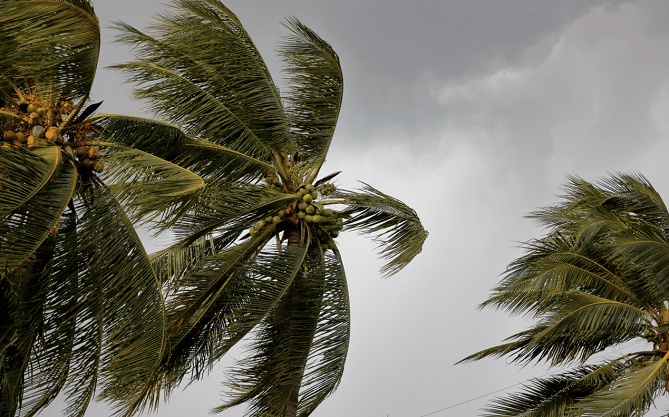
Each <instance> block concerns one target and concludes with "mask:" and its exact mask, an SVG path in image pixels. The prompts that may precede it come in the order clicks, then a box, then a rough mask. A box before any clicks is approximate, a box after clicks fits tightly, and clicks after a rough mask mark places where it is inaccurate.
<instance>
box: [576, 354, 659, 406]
mask: <svg viewBox="0 0 669 417" xmlns="http://www.w3.org/2000/svg"><path fill="white" fill-rule="evenodd" d="M666 371H667V357H666V356H665V357H663V358H661V359H657V360H654V361H651V362H649V363H644V364H637V365H636V366H634V367H632V368H629V369H628V370H627V371H626V372H625V373H624V374H623V375H620V376H619V377H618V378H616V379H615V380H614V381H613V382H611V383H610V384H609V385H607V386H604V387H602V388H600V389H598V390H597V391H595V392H593V393H592V394H591V395H589V396H587V397H585V398H583V399H580V400H579V401H578V402H576V403H575V404H574V405H573V406H572V407H571V410H570V411H571V412H572V413H573V414H574V415H577V416H582V417H595V416H597V417H631V416H641V415H643V414H644V413H645V412H646V411H647V410H648V409H649V408H650V407H651V405H652V404H653V401H654V399H655V398H656V397H657V396H659V395H660V393H661V390H660V389H661V388H662V387H664V385H665V383H666V380H665V378H666Z"/></svg>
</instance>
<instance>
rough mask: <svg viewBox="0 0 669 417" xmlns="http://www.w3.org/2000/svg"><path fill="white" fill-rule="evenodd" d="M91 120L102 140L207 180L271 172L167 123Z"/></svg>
mask: <svg viewBox="0 0 669 417" xmlns="http://www.w3.org/2000/svg"><path fill="white" fill-rule="evenodd" d="M90 120H91V121H92V122H94V123H99V124H100V125H101V126H102V127H103V130H102V136H103V137H104V140H106V141H111V142H116V143H122V144H124V145H127V146H129V147H131V148H134V149H138V150H142V151H144V152H147V153H150V154H152V155H154V156H156V157H159V158H161V159H164V160H166V161H169V162H172V163H175V164H177V165H179V166H181V167H183V168H186V169H188V170H189V171H191V172H193V173H195V174H198V175H200V176H201V177H206V178H208V179H213V180H217V179H226V180H228V181H244V180H251V179H254V180H255V179H257V178H258V177H260V176H263V175H266V173H267V172H268V171H271V170H273V168H272V166H271V165H269V164H268V163H267V162H264V161H260V160H258V159H255V158H253V157H250V156H248V155H245V154H243V153H241V152H238V151H235V150H233V149H230V148H226V147H225V146H222V145H219V144H216V143H215V142H213V141H209V140H206V141H205V140H200V139H194V138H191V137H189V136H187V135H186V134H184V133H183V132H182V131H181V130H180V129H179V128H177V127H176V126H174V125H171V124H169V123H165V122H160V121H155V120H148V119H141V118H137V117H129V116H118V115H109V114H102V115H99V116H95V117H92V118H91V119H90Z"/></svg>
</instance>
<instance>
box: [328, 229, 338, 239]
mask: <svg viewBox="0 0 669 417" xmlns="http://www.w3.org/2000/svg"><path fill="white" fill-rule="evenodd" d="M337 236H339V231H337V230H333V231H331V232H330V237H337Z"/></svg>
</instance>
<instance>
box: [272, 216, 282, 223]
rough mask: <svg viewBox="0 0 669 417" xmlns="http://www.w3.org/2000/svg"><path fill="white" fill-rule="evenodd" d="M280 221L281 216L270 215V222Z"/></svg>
mask: <svg viewBox="0 0 669 417" xmlns="http://www.w3.org/2000/svg"><path fill="white" fill-rule="evenodd" d="M280 221H281V217H279V216H274V217H272V223H278V222H280Z"/></svg>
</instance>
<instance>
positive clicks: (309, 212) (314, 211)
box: [304, 206, 316, 214]
mask: <svg viewBox="0 0 669 417" xmlns="http://www.w3.org/2000/svg"><path fill="white" fill-rule="evenodd" d="M304 211H306V212H307V214H314V213H316V209H315V208H314V206H308V207H307V208H306V209H305V210H304Z"/></svg>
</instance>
